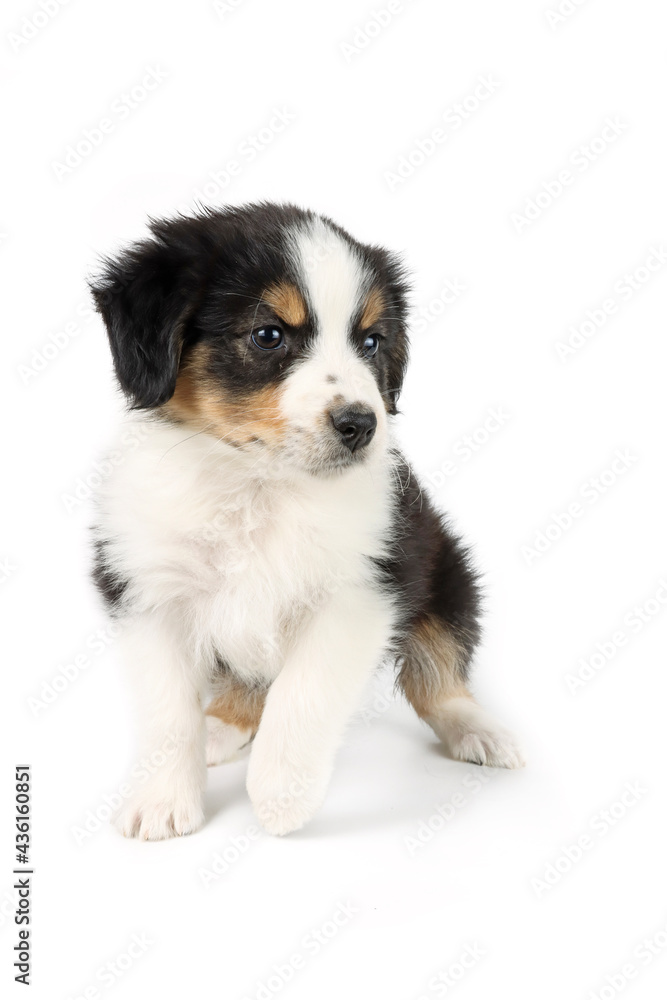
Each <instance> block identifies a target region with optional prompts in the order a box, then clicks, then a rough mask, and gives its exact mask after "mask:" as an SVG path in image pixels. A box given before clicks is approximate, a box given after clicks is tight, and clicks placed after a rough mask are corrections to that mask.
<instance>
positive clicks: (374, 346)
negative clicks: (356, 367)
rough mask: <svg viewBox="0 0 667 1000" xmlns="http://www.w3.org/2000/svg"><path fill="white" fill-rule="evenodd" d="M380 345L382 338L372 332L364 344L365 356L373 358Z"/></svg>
mask: <svg viewBox="0 0 667 1000" xmlns="http://www.w3.org/2000/svg"><path fill="white" fill-rule="evenodd" d="M379 346H380V338H379V337H377V336H376V335H375V334H374V333H372V334H371V335H370V336H369V337H366V339H365V341H364V346H363V348H362V350H363V353H364V357H365V358H372V357H374V356H375V355H376V354H377V352H378V347H379Z"/></svg>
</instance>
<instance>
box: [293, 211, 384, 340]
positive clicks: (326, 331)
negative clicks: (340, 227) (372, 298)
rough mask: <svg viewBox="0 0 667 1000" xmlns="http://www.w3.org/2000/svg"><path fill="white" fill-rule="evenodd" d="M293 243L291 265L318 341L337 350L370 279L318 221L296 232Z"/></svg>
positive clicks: (359, 262) (347, 247) (352, 254)
mask: <svg viewBox="0 0 667 1000" xmlns="http://www.w3.org/2000/svg"><path fill="white" fill-rule="evenodd" d="M293 240H294V250H293V254H294V258H295V263H296V265H297V268H298V273H299V277H300V281H301V284H302V286H303V290H304V291H305V292H306V294H307V296H308V300H309V302H310V306H311V308H312V311H313V313H314V316H315V319H316V322H317V326H318V334H319V338H321V339H322V340H326V341H329V342H331V341H334V342H337V344H338V346H339V348H340V347H342V346H343V345H344V344H345V343H346V341H347V335H348V332H349V329H350V325H351V321H352V318H353V317H354V315H355V314H356V313H357V312H358V310H359V307H360V304H361V303H362V302H363V299H364V297H365V295H366V293H367V292H368V288H369V284H370V276H369V275H368V274H367V273H366V271H365V268H364V264H363V260H362V258H361V257H360V255H359V254H358V253H357V252H356V251H355V250H354V248H353V247H351V246H350V245H349V244H348V243H347V242H346V241H345V240H344V239H343V238H342V237H341V236H339V235H338V233H336V232H335V231H334V230H333V229H331V228H330V227H329V226H328V225H327V224H326V223H325V222H323V221H322V219H314V220H313V221H312V222H310V223H308V225H307V226H304V227H302V228H299V229H298V230H296V231H295V233H294V236H293ZM318 346H319V345H318ZM321 346H322V347H324V345H323V344H322V345H321Z"/></svg>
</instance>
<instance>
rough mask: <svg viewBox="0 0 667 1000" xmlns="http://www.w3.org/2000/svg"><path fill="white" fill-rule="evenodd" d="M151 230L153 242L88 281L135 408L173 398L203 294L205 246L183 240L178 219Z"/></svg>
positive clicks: (126, 254) (131, 249)
mask: <svg viewBox="0 0 667 1000" xmlns="http://www.w3.org/2000/svg"><path fill="white" fill-rule="evenodd" d="M151 228H152V229H153V232H154V233H155V239H149V240H145V241H143V242H141V243H136V244H134V245H133V246H131V247H129V248H128V249H126V250H125V251H123V252H122V253H121V254H120V255H119V256H118V257H116V258H114V259H109V258H107V259H105V260H104V261H103V264H102V270H101V273H100V275H99V276H98V277H97V278H95V279H93V280H92V282H91V283H90V287H91V291H92V294H93V298H94V299H95V305H96V307H97V310H98V312H99V313H101V315H102V318H103V319H104V322H105V324H106V328H107V333H108V335H109V343H110V345H111V353H112V356H113V362H114V367H115V370H116V376H117V378H118V381H119V383H120V385H121V388H122V389H123V391H124V392H125V393H126V395H127V396H128V397H129V398H130V400H131V402H132V406H133V407H134V408H137V409H145V408H149V407H154V406H159V405H160V404H161V403H165V402H166V401H167V400H168V399H170V398H171V396H172V395H173V392H174V388H175V385H176V376H177V374H178V366H179V362H180V358H181V352H182V350H183V346H184V342H185V338H186V332H187V326H188V322H189V320H190V319H191V317H192V315H193V313H194V311H195V309H196V307H197V304H198V302H199V299H200V297H201V293H202V291H203V275H202V264H203V261H202V252H201V248H196V247H193V246H192V245H191V244H190V242H189V241H188V240H187V239H183V238H182V236H183V235H184V234H183V233H182V232H181V231H180V227H179V222H178V221H176V222H172V223H166V224H165V223H153V224H152V226H151ZM197 249H199V252H197Z"/></svg>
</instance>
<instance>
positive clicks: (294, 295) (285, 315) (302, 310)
mask: <svg viewBox="0 0 667 1000" xmlns="http://www.w3.org/2000/svg"><path fill="white" fill-rule="evenodd" d="M262 298H263V299H264V301H265V302H266V303H267V304H268V305H270V306H271V308H272V309H273V311H274V312H275V313H276V315H277V316H279V317H280V318H281V319H282V320H284V321H285V322H286V323H287V324H288V325H289V326H303V325H304V323H305V322H306V319H307V318H308V310H307V309H306V303H305V302H304V300H303V296H302V294H301V292H300V291H299V289H298V288H297V287H296V285H292V284H291V283H290V282H287V281H285V282H279V283H278V284H275V285H271V287H270V288H267V289H266V291H265V292H264V293H263V294H262Z"/></svg>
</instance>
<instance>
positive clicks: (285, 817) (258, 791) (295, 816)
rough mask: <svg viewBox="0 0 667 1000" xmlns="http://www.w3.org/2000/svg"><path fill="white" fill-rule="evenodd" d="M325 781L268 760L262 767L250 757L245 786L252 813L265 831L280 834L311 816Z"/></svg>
mask: <svg viewBox="0 0 667 1000" xmlns="http://www.w3.org/2000/svg"><path fill="white" fill-rule="evenodd" d="M326 787H327V781H326V780H324V779H322V778H320V779H318V778H315V777H313V776H312V775H307V774H304V773H299V772H297V771H290V770H288V769H286V768H280V767H279V766H278V765H277V764H275V763H273V762H272V763H271V764H269V765H268V766H264V767H262V766H261V765H259V764H254V763H253V758H252V755H251V757H250V766H249V768H248V780H247V788H248V794H249V796H250V801H251V802H252V805H253V808H254V810H255V815H256V816H257V819H258V820H259V821H260V823H261V824H262V826H263V827H264V829H265V830H266V832H267V833H272V834H274V835H276V836H283V835H284V834H286V833H292V832H293V831H294V830H299V829H301V827H302V826H303V825H304V823H307V822H308V820H309V819H312V817H313V815H314V814H315V812H316V811H317V809H318V808H319V807H320V805H321V804H322V802H323V800H324V795H325V793H326Z"/></svg>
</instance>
